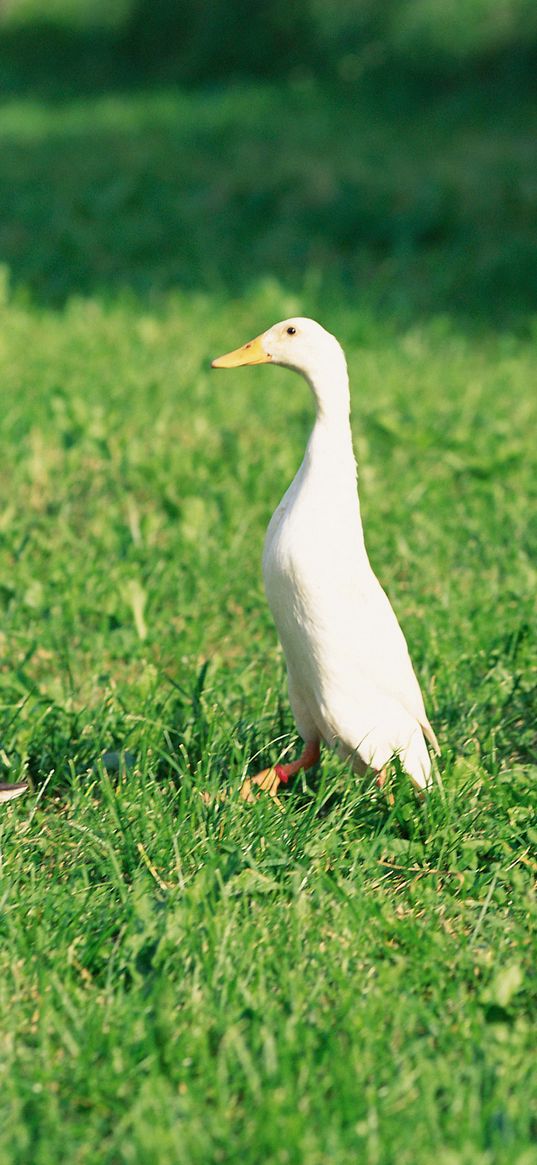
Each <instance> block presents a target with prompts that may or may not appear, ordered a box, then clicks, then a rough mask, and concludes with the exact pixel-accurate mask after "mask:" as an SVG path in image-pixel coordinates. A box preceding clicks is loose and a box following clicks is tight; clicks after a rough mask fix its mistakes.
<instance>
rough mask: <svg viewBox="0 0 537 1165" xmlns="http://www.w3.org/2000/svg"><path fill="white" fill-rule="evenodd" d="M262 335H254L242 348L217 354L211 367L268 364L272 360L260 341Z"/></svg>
mask: <svg viewBox="0 0 537 1165" xmlns="http://www.w3.org/2000/svg"><path fill="white" fill-rule="evenodd" d="M261 340H262V336H256V338H255V340H250V341H249V342H248V344H243V345H242V348H235V351H234V352H227V353H226V355H225V356H217V358H216V360H213V362H212V364H211V368H241V367H242V365H243V364H268V363H269V361H270V360H272V356H269V355H268V353H267V352H265V349H264V347H263V345H262V343H261Z"/></svg>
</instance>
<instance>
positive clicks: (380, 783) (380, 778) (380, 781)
mask: <svg viewBox="0 0 537 1165" xmlns="http://www.w3.org/2000/svg"><path fill="white" fill-rule="evenodd" d="M387 776H388V770H387V768H386V766H384V768H383V769H381V770H380V773H378V775H377V788H378V789H380V790H381V791H382V789H383V788H384V786H385V784H386V778H387ZM386 799H387V801H388V805H394V804H395V797H394V795H393V793H391V792H389V793H388V796H387V798H386Z"/></svg>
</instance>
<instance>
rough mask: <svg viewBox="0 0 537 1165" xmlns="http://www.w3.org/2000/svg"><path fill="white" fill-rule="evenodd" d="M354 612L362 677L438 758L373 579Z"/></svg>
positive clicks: (408, 664)
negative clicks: (395, 706)
mask: <svg viewBox="0 0 537 1165" xmlns="http://www.w3.org/2000/svg"><path fill="white" fill-rule="evenodd" d="M356 612H357V619H356V625H355V636H356V644H357V648H356V649H357V654H359V657H360V672H361V674H362V676H364V673H368V674H369V676H370V679H371V681H372V683H374V684H375V686H376V687H377V688H378V689H379V690H380V691H382V692H385V693H386V695H387V696H389V697H390V698H391V699H393V700H395V701H396V702H397V703H398V704H400V705H401V707H402V708H404V709H405V711H406V712H407V713H408V715H409V716H411V717H412V719H413V720H415V721H416V723H417V724H419V726H420V728H421V729H422V731H423V734H424V736H425V738H426V740H427V741H428V742H429V744H430V745H431V747H432V748H433V749H434V751H435V752H436V753H437V755H439V753H440V747H439V744H438V741H437V739H436V735H435V733H434V730H433V728H432V726H431V724H430V722H429V718H428V716H427V713H426V711H425V705H424V702H423V696H422V693H421V688H420V685H419V683H418V680H417V678H416V673H415V671H414V668H413V666H412V660H411V658H410V654H409V650H408V646H407V642H406V639H405V636H404V634H403V632H402V630H401V627H400V626H399V623H398V621H397V618H396V615H395V612H394V610H393V607H392V605H391V603H390V600H389V599H388V596H387V595H386V593H385V591H384V590H383V589H382V587H381V585H380V583H379V582H378V580H377V579H376V578H375V576H374V575H372V579H371V584H370V586H369V587H368V588H367V595H362V597H361V599H360V603H359V605H358V604H357V605H356ZM364 647H365V648H366V649H367V650H366V651H364Z"/></svg>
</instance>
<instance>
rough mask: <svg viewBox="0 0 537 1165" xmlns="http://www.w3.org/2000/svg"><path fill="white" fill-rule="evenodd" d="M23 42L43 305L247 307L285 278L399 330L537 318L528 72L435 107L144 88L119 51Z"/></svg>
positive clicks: (369, 87)
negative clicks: (197, 302) (266, 286)
mask: <svg viewBox="0 0 537 1165" xmlns="http://www.w3.org/2000/svg"><path fill="white" fill-rule="evenodd" d="M17 38H18V39H17V42H16V46H15V43H14V41H13V40H12V41H11V42H10V40H9V38H8V37H6V32H5V31H4V33H3V43H2V45H1V46H0V62H3V64H4V66H5V68H4V83H3V92H4V108H3V116H2V126H1V129H0V199H1V202H2V207H3V215H2V222H1V224H0V261H2V262H4V263H5V264H7V265H8V267H9V269H10V271H11V274H12V279H13V282H14V285H15V286H16V287H17V288H22V289H26V290H27V291H28V292H29V294H30V295H31V296H32V297H34V298H35V299H37V300H38V301H41V302H43V303H46V304H51V305H58V306H60V305H61V304H62V303H63V302H65V300H66V299H67V298H68V297H69V296H71V295H73V294H82V295H91V294H93V293H107V292H111V293H115V292H117V291H118V290H119V289H122V288H128V289H130V290H131V291H133V292H134V293H135V294H136V295H139V296H142V297H145V296H147V295H149V294H151V295H154V294H159V293H162V292H166V291H167V290H168V289H170V288H173V287H175V286H180V287H181V288H184V289H192V290H202V291H221V292H222V294H225V295H229V294H243V293H245V292H247V290H248V287H249V286H251V285H252V283H257V282H258V281H259V280H260V279H262V278H266V277H267V276H269V277H271V278H276V279H278V280H280V281H281V282H282V283H283V284H284V285H286V286H290V287H292V288H293V289H294V290H299V291H300V290H302V291H304V289H306V299H308V295H309V298H311V296H312V295H313V298H315V295H317V296H318V297H319V296H320V295H321V294H322V296H323V297H324V296H325V295H326V292H327V290H328V289H329V288H331V287H333V288H334V289H335V290H336V292H337V294H339V295H342V296H345V297H346V298H347V299H350V300H351V301H355V302H357V301H358V300H359V299H360V298H361V297H367V299H368V301H369V302H370V303H371V304H372V305H373V307H374V308H375V309H376V310H378V311H382V312H388V313H389V314H393V313H394V314H395V315H396V316H397V317H398V318H400V317H403V318H405V317H408V318H410V317H413V316H415V314H420V313H421V314H429V313H431V312H433V313H436V312H450V313H457V314H458V315H459V317H460V318H461V319H464V320H468V318H471V317H475V319H476V320H477V321H479V322H485V323H487V322H494V323H495V324H496V325H498V324H503V323H506V324H509V325H511V324H512V322H513V321H514V320H516V319H519V318H520V317H523V316H524V315H526V314H527V313H531V312H534V311H535V310H536V309H537V241H536V237H535V230H534V223H535V217H536V213H537V205H536V203H537V193H536V192H537V183H536V181H535V175H536V172H537V146H536V143H537V113H536V112H535V108H534V107H533V105H532V103H531V101H530V99H529V96H528V94H527V92H526V89H525V87H524V86H525V84H526V82H525V81H524V77H525V71H524V70H522V73H521V75H522V81H521V84H520V86H519V87H518V88H516V87H515V88H514V89H513V83H512V82H513V78H512V75H510V77H509V80H508V83H506V85H505V89H504V91H499V90H498V89H495V90H494V92H493V91H492V88H491V86H490V84H486V83H484V84H480V83H479V82H477V81H476V80H475V79H474V80H473V81H472V80H471V79H470V80H468V79H466V81H465V82H464V85H463V86H462V87H461V88H455V89H454V90H453V91H452V92H449V91H446V90H445V89H444V90H443V91H439V92H438V93H437V95H436V96H432V95H431V93H430V86H429V87H428V89H427V93H425V90H423V91H421V92H420V91H419V89H416V86H413V87H412V86H409V85H408V84H407V83H406V82H405V81H404V80H403V78H402V77H399V78H398V77H397V76H395V77H393V76H392V77H391V78H387V77H386V76H385V75H384V76H381V75H380V74H379V75H378V76H377V77H376V78H375V79H374V80H370V81H369V82H367V83H366V82H364V83H363V85H361V87H354V88H352V89H351V88H347V89H344V90H343V89H340V90H338V91H336V90H334V89H329V88H326V87H324V88H323V87H321V86H319V85H317V84H316V83H315V82H314V81H313V80H310V81H305V80H301V81H299V82H296V83H294V84H293V83H288V82H278V83H272V84H265V85H259V84H256V83H254V82H248V83H244V82H243V83H241V85H236V86H230V87H227V88H226V87H221V88H219V89H218V88H215V87H213V88H208V89H205V90H203V89H198V90H179V89H178V88H176V87H174V86H168V87H167V88H162V87H161V88H158V87H156V88H155V87H153V88H147V87H146V88H144V85H145V84H146V81H145V80H144V76H143V74H141V73H136V71H135V70H133V68H132V66H130V65H129V64H128V61H127V59H126V58H125V56H124V55H121V54H120V55H118V54H117V52H116V51H115V48H114V41H113V39H112V40H107V39H106V37H104V36H102V35H101V36H96V35H95V34H94V36H93V39H91V38H90V39H89V40H88V39H87V38H86V39H85V38H84V37H81V36H79V37H78V38H77V37H76V36H74V34H73V33H72V32H69V33H67V32H65V31H64V32H62V30H56V29H55V30H51V29H49V30H47V31H44V30H42V29H37V30H36V29H33V30H32V29H31V28H30V29H28V30H26V31H25V33H24V36H23V35H22V32H21V30H19V31H18V33H17ZM43 38H45V39H43ZM47 38H48V39H47ZM15 48H16V51H15ZM25 78H26V81H27V84H26V85H24V79H25ZM522 82H524V83H522ZM139 86H141V88H140V87H139ZM526 88H527V86H526ZM23 92H24V93H25V96H24V98H22V97H20V96H19V97H17V96H15V95H16V94H17V93H18V94H21V93H23ZM312 288H313V292H312ZM308 289H309V291H308Z"/></svg>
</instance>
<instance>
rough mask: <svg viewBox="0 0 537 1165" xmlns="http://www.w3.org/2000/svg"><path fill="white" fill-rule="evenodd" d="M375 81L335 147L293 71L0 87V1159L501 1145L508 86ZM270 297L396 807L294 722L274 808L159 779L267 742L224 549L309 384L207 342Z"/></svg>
mask: <svg viewBox="0 0 537 1165" xmlns="http://www.w3.org/2000/svg"><path fill="white" fill-rule="evenodd" d="M394 108H395V105H393V108H392V111H391V112H390V110H389V108H388V106H386V108H385V110H384V112H382V110H379V109H378V108H375V111H374V113H373V114H372V116H371V118H370V117H369V115H368V107H367V106H366V105H365V104H364V106H363V108H360V109H358V110H357V111H356V117H355V120H354V121H353V123H352V124H353V126H354V128H353V133H354V135H355V136H354V139H353V143H351V144H353V146H354V148H353V150H349V151H348V152H346V151H345V148H344V147H345V141H346V130H345V126H342V125H341V124H340V122H339V120H338V118H339V114H338V108H337V103H335V102H333V101H332V99H327V100H326V102H324V101H323V98H322V95H321V94H318V93H317V94H314V95H313V96H312V93H311V92H309V93H306V92H304V91H303V90H302V89H300V87H298V88H296V87H295V88H294V89H292V90H284V88H279V87H278V86H274V87H272V88H271V87H267V88H265V89H263V90H259V89H255V90H254V89H252V90H251V91H249V90H248V89H245V88H242V89H240V90H233V91H230V92H229V93H227V94H222V93H220V94H219V93H213V94H211V93H202V94H196V93H191V94H184V93H183V94H180V93H178V92H176V91H174V90H168V91H165V92H164V91H162V92H160V93H156V94H150V95H147V96H144V95H139V94H136V93H132V94H116V95H115V96H114V97H106V96H99V95H94V96H87V97H86V98H85V99H84V100H73V101H69V100H67V99H65V100H64V101H63V102H61V103H59V104H54V103H53V102H50V103H48V104H47V103H43V102H41V103H38V102H37V100H35V99H33V98H32V99H29V98H28V99H23V98H21V97H13V96H11V97H9V98H6V99H5V100H4V103H3V106H2V122H1V129H0V138H1V142H0V144H1V153H0V186H1V189H2V191H3V194H4V195H5V197H4V199H3V201H4V207H5V213H4V216H3V221H2V226H1V227H0V255H1V257H2V258H3V259H4V261H5V262H6V264H7V265H8V267H9V269H10V271H9V270H8V269H7V268H6V270H5V280H4V283H3V297H4V302H3V306H2V328H1V330H0V383H1V385H2V399H3V404H2V424H1V430H0V482H1V497H2V510H1V514H0V604H1V609H2V621H1V625H0V643H1V647H2V650H1V665H0V697H1V710H0V742H1V751H0V763H1V766H2V770H1V771H2V776H3V778H4V779H6V778H7V779H19V778H21V776H23V775H24V774H27V775H28V776H29V778H30V780H31V782H32V794H31V795H29V796H28V797H27V798H26V799H24V800H21V801H18V802H15V803H13V805H10V806H8V807H6V808H5V809H4V811H3V812H2V814H1V816H0V847H1V871H0V892H1V904H2V909H1V930H2V942H1V947H0V998H1V1006H2V1024H1V1034H0V1046H1V1053H2V1054H1V1057H0V1064H1V1068H0V1071H1V1077H0V1080H1V1089H0V1107H1V1111H2V1121H1V1122H0V1162H1V1163H2V1165H3V1163H4V1162H6V1163H8V1162H9V1163H10V1165H11V1163H15V1162H17V1163H18V1162H20V1163H21V1165H22V1163H25V1165H27V1163H28V1162H29V1161H31V1162H32V1165H49V1163H51V1162H58V1161H69V1162H73V1163H74V1162H76V1163H77V1165H79V1163H80V1165H104V1163H106V1165H108V1163H110V1165H112V1163H114V1165H115V1163H118V1165H119V1163H121V1165H153V1163H155V1165H168V1163H171V1162H174V1163H175V1162H177V1163H180V1165H206V1163H207V1162H213V1161H214V1162H227V1161H235V1160H240V1161H242V1162H243V1163H244V1165H258V1163H259V1162H261V1161H269V1162H274V1163H278V1165H280V1163H281V1165H299V1163H300V1165H324V1163H325V1162H328V1161H330V1162H331V1163H333V1165H351V1163H354V1162H364V1165H392V1163H393V1162H397V1163H398V1165H430V1162H431V1161H432V1160H435V1161H436V1162H438V1165H496V1163H498V1165H500V1163H501V1165H504V1163H505V1165H534V1163H535V1162H537V1145H536V1131H537V1130H536V1124H535V1116H534V1112H535V1108H534V1101H535V1093H536V1083H537V1082H536V1075H537V1073H536V1070H535V1028H534V1021H535V1000H536V992H535V969H534V960H535V936H536V901H535V896H534V881H535V870H536V861H535V843H536V842H537V827H536V823H535V776H536V773H537V753H536V731H535V684H536V666H537V644H536V639H535V582H536V573H537V572H536V568H535V552H536V543H537V536H536V535H537V531H536V523H535V503H536V500H537V484H536V483H537V476H536V472H535V471H536V461H537V455H536V451H535V450H536V444H535V436H534V433H535V381H536V376H537V348H536V338H537V323H536V320H537V316H536V315H535V306H536V305H535V302H534V296H535V289H534V286H533V282H532V279H533V272H534V267H533V264H534V262H535V250H534V249H533V251H532V247H533V248H534V247H535V243H534V240H533V241H532V231H533V227H532V220H531V211H532V206H533V200H534V198H535V185H534V184H533V185H532V174H534V171H533V169H532V167H533V159H534V154H535V140H537V139H535V138H534V136H533V130H534V128H535V125H534V122H535V115H534V114H532V113H531V111H530V110H529V109H526V108H525V107H524V105H523V104H522V105H520V104H519V105H516V104H515V103H513V105H512V106H509V105H507V106H504V108H503V111H502V119H503V120H501V124H498V120H497V118H496V117H495V115H494V112H493V111H492V110H491V109H490V108H489V107H488V105H487V101H486V100H485V99H484V98H483V97H480V96H479V94H477V96H476V100H475V113H474V120H473V121H472V123H471V124H470V125H469V127H467V123H466V120H465V114H464V110H463V109H462V107H461V106H460V103H459V105H458V104H457V99H456V98H455V97H453V96H448V97H446V98H445V101H444V104H443V105H441V107H431V108H430V109H429V110H428V113H427V115H426V116H425V120H424V121H423V122H421V123H420V124H415V117H414V114H413V112H412V110H411V109H406V110H404V111H402V112H401V115H400V121H399V122H397V123H396V124H395V126H393V116H395V115H394V112H393V110H394ZM369 112H371V110H369ZM291 115H292V116H291ZM450 118H451V120H450ZM350 124H351V122H350V120H349V121H347V129H348V127H349V126H350ZM288 125H290V126H291V128H290V130H289V136H288V137H287V126H288ZM391 126H392V128H390V127H391ZM464 127H466V129H465V128H464ZM463 131H464V132H463ZM271 133H272V138H270V134H271ZM405 135H406V136H405ZM465 135H466V136H465ZM284 137H285V147H283V146H282V145H281V143H282V142H283V139H284ZM409 142H411V143H412V148H411V149H410V151H409ZM420 142H421V146H420V145H419V143H420ZM256 143H257V145H256ZM405 143H406V145H405ZM271 144H272V152H273V153H274V154H275V161H274V165H273V167H272V168H271V166H270V165H269V162H270V158H271ZM299 147H300V150H301V155H300V159H301V160H300V165H298V163H297V151H298V149H299ZM478 147H479V149H480V150H481V153H480V155H479V158H480V159H481V163H480V162H479V158H478V156H477V151H478ZM329 150H332V151H333V152H332V154H330V153H328V154H327V151H329ZM420 150H421V152H420ZM381 163H382V165H381ZM472 166H473V168H472ZM211 175H212V177H211ZM334 175H335V177H334ZM299 179H300V180H301V181H302V182H303V186H302V187H300V188H299V187H298V186H297V183H298V181H299ZM331 182H332V185H331V184H330V183H331ZM405 182H406V185H405ZM211 183H212V184H211ZM513 192H516V197H515V193H513ZM360 198H361V199H362V203H361V205H363V207H364V208H365V209H364V216H363V223H364V224H365V225H363V232H364V233H363V238H362V239H361V240H360V239H359V240H358V244H357V245H356V246H355V241H356V240H355V236H354V234H353V230H354V226H353V224H354V221H355V206H356V200H357V199H358V201H360ZM420 199H421V202H420ZM308 200H309V201H308ZM435 200H436V201H435ZM513 200H515V202H513ZM368 208H369V209H368ZM431 208H432V209H431ZM435 208H436V209H435ZM426 211H427V212H428V213H429V214H433V218H434V216H435V215H436V218H435V221H434V222H433V223H432V225H431V221H430V220H429V225H427V222H426V221H425V220H426V218H427V215H426V213H425V212H426ZM367 214H369V218H367ZM487 215H488V217H487ZM361 221H362V219H361ZM413 224H414V225H413ZM424 224H425V225H424ZM383 231H384V234H383V233H382V232H383ZM10 273H11V284H10V279H9V275H10ZM517 275H518V276H519V278H518V279H517ZM294 312H305V313H308V314H313V315H315V316H317V317H318V318H320V319H321V320H322V322H323V323H325V325H326V326H327V327H329V328H330V330H332V331H334V332H336V333H337V334H338V336H339V338H340V339H341V340H342V342H343V343H344V346H345V348H346V350H347V353H348V356H349V365H350V372H351V380H352V395H353V424H354V432H355V439H356V450H357V456H358V463H359V470H360V487H361V496H362V509H363V516H364V522H365V527H366V536H367V542H368V546H369V551H370V556H371V559H372V562H373V565H374V567H375V569H376V571H377V573H378V575H379V577H380V578H381V580H382V582H383V583H384V585H385V586H386V588H387V590H388V592H389V594H390V597H391V599H392V601H393V603H394V605H395V607H396V610H397V612H398V615H399V617H400V619H401V622H402V624H403V626H404V629H405V631H406V634H407V637H408V639H409V642H410V645H411V650H412V655H413V658H414V661H415V664H416V668H417V671H418V673H419V676H420V679H421V681H422V684H423V687H424V691H425V693H426V702H427V706H428V710H429V713H430V716H431V720H432V722H433V724H434V726H435V729H436V731H437V733H438V735H439V738H440V742H441V746H442V753H443V755H442V758H441V760H440V763H439V771H440V773H441V775H442V781H443V788H442V789H435V790H434V792H433V793H432V794H431V796H430V797H429V798H428V800H427V803H426V804H419V803H417V802H416V800H415V799H414V797H413V795H412V794H411V792H410V791H409V790H408V788H407V787H406V785H405V783H404V782H402V781H400V780H397V779H395V778H394V793H395V802H394V805H393V807H390V806H389V805H388V804H387V802H386V801H385V800H384V799H383V798H382V797H381V796H379V795H378V793H377V792H376V791H375V789H374V788H372V787H371V785H370V784H369V783H368V782H365V783H364V782H359V781H358V780H356V779H355V778H354V777H353V776H352V775H351V774H350V772H349V771H348V769H347V768H345V766H342V765H341V764H340V763H339V762H336V761H335V760H334V758H333V757H331V756H330V755H326V754H325V755H324V756H323V759H322V764H321V766H320V769H319V771H318V772H317V773H315V774H313V776H311V778H308V781H307V782H305V781H302V782H300V781H299V782H298V783H297V784H295V786H294V788H293V789H292V790H291V791H290V792H289V794H288V795H286V797H285V813H283V814H280V813H278V812H277V811H276V810H275V808H274V807H273V806H272V804H270V803H268V802H267V801H259V803H258V804H256V805H255V806H253V807H245V806H244V805H243V804H242V803H239V802H238V801H237V799H236V798H235V797H231V798H230V799H229V800H227V801H226V802H225V803H223V804H219V803H218V802H217V801H215V803H214V804H213V806H212V807H211V808H206V807H205V806H204V804H203V802H202V800H201V797H200V795H199V794H200V792H201V791H206V790H209V791H210V792H214V793H215V794H216V793H217V791H218V789H219V788H220V787H221V786H222V785H226V786H231V787H233V788H236V787H237V786H238V785H239V783H240V780H241V778H242V776H243V775H244V774H245V773H246V772H249V771H254V770H255V769H256V768H259V767H262V765H263V764H265V763H269V762H270V761H275V760H276V759H277V758H278V756H281V754H282V753H283V752H285V751H286V750H287V749H290V750H291V749H293V748H294V745H295V738H294V733H293V725H292V722H291V718H290V713H289V711H288V708H287V702H286V694H285V683H284V669H283V663H282V658H281V654H280V652H279V649H278V647H277V643H276V638H275V633H274V631H273V628H272V626H271V622H270V618H269V615H268V612H267V609H266V605H265V602H264V598H263V594H262V588H261V577H260V555H261V548H262V540H263V533H264V528H265V526H266V523H267V521H268V518H269V516H270V513H271V510H272V508H273V507H274V506H275V504H276V502H277V501H278V500H279V497H280V495H281V493H282V492H283V490H284V488H285V487H286V485H287V484H288V482H289V480H290V479H291V477H292V475H293V473H294V471H295V469H296V467H297V465H298V463H299V461H300V458H301V455H302V450H303V446H304V443H305V440H306V437H307V433H308V427H309V425H310V424H311V419H312V406H311V402H310V400H309V398H308V391H307V388H306V386H305V385H303V384H302V383H301V382H300V381H299V380H298V379H297V378H296V377H295V378H292V377H291V374H290V373H285V372H284V371H282V370H277V369H257V370H255V369H254V370H242V371H240V372H237V373H229V374H227V375H226V376H225V377H224V376H223V375H217V374H215V373H211V372H210V371H209V369H208V363H209V360H210V358H211V356H214V355H216V354H218V353H219V352H221V351H225V350H227V349H228V348H230V347H234V346H235V345H236V344H238V343H240V342H242V341H244V340H246V339H248V338H249V337H250V336H251V335H254V334H256V333H257V332H259V331H260V330H261V329H262V328H264V327H266V326H268V325H269V324H270V323H271V322H273V321H274V320H276V319H279V318H282V317H284V316H285V315H287V314H290V313H294ZM532 1099H533V1103H532Z"/></svg>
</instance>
